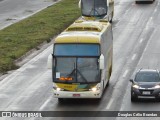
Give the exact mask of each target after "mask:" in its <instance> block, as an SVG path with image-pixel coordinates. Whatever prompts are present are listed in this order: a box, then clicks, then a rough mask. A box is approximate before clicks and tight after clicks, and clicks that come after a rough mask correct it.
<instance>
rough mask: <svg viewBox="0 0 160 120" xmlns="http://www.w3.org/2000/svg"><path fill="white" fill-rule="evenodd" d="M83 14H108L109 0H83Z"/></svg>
mask: <svg viewBox="0 0 160 120" xmlns="http://www.w3.org/2000/svg"><path fill="white" fill-rule="evenodd" d="M81 8H82V15H83V16H97V17H99V16H104V15H106V14H107V0H81Z"/></svg>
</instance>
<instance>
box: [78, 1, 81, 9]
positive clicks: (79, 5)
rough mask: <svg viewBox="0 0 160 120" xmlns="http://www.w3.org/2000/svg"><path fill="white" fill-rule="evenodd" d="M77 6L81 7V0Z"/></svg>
mask: <svg viewBox="0 0 160 120" xmlns="http://www.w3.org/2000/svg"><path fill="white" fill-rule="evenodd" d="M78 7H79V8H81V0H79V3H78Z"/></svg>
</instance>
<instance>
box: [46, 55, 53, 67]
mask: <svg viewBox="0 0 160 120" xmlns="http://www.w3.org/2000/svg"><path fill="white" fill-rule="evenodd" d="M52 58H53V56H52V54H50V55H49V56H48V61H47V68H48V69H52Z"/></svg>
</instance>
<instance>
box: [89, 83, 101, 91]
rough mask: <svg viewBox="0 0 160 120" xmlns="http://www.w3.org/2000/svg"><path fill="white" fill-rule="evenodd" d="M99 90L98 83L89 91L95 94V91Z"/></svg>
mask: <svg viewBox="0 0 160 120" xmlns="http://www.w3.org/2000/svg"><path fill="white" fill-rule="evenodd" d="M99 89H100V84H99V83H98V84H97V85H96V86H95V87H93V88H91V89H89V90H90V91H93V92H95V91H97V90H99Z"/></svg>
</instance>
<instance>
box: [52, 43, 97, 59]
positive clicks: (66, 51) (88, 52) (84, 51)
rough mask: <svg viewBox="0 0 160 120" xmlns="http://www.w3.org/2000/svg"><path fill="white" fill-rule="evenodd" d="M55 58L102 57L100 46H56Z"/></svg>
mask: <svg viewBox="0 0 160 120" xmlns="http://www.w3.org/2000/svg"><path fill="white" fill-rule="evenodd" d="M54 56H100V50H99V44H55V46H54Z"/></svg>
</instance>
